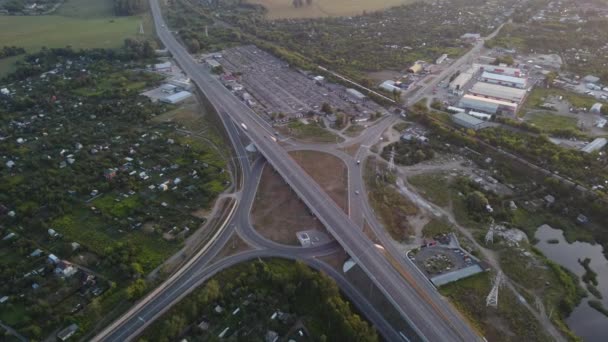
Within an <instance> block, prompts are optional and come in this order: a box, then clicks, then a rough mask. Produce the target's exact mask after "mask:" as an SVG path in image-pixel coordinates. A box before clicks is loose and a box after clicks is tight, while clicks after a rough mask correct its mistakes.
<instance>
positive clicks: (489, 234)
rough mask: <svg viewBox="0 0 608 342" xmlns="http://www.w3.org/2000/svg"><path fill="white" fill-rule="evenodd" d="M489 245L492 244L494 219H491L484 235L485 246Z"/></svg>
mask: <svg viewBox="0 0 608 342" xmlns="http://www.w3.org/2000/svg"><path fill="white" fill-rule="evenodd" d="M488 242H489V243H492V244H493V243H494V219H492V222H491V223H490V228H488V232H487V233H486V241H485V244H486V245H487V244H488Z"/></svg>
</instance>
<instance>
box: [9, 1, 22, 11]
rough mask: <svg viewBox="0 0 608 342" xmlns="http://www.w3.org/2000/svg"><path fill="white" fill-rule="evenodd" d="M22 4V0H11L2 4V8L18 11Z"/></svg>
mask: <svg viewBox="0 0 608 342" xmlns="http://www.w3.org/2000/svg"><path fill="white" fill-rule="evenodd" d="M23 6H24V3H23V0H11V1H9V2H7V3H5V4H4V9H5V10H7V11H9V12H20V11H21V10H22V9H23Z"/></svg>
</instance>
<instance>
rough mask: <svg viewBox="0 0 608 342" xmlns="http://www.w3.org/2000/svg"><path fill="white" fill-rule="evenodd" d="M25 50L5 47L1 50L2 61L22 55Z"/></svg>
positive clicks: (0, 57)
mask: <svg viewBox="0 0 608 342" xmlns="http://www.w3.org/2000/svg"><path fill="white" fill-rule="evenodd" d="M24 53H25V49H24V48H22V47H17V46H5V47H3V48H2V49H1V50H0V59H3V58H7V57H13V56H18V55H22V54H24Z"/></svg>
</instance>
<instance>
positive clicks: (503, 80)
mask: <svg viewBox="0 0 608 342" xmlns="http://www.w3.org/2000/svg"><path fill="white" fill-rule="evenodd" d="M480 80H481V81H482V82H487V83H492V84H500V85H504V86H508V87H514V88H520V89H524V88H526V85H527V83H528V82H527V80H526V79H525V78H520V77H513V76H506V75H501V74H494V73H491V72H487V71H484V72H483V74H481V79H480Z"/></svg>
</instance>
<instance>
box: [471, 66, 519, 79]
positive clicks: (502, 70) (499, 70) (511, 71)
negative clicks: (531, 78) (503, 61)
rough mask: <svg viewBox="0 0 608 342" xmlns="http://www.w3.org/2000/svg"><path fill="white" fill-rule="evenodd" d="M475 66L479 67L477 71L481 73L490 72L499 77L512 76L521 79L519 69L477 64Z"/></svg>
mask: <svg viewBox="0 0 608 342" xmlns="http://www.w3.org/2000/svg"><path fill="white" fill-rule="evenodd" d="M477 66H478V67H479V69H481V70H483V71H487V72H492V73H495V74H501V75H506V76H513V77H521V76H522V75H523V73H522V71H521V69H518V68H509V67H506V66H500V65H489V64H479V65H477Z"/></svg>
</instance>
